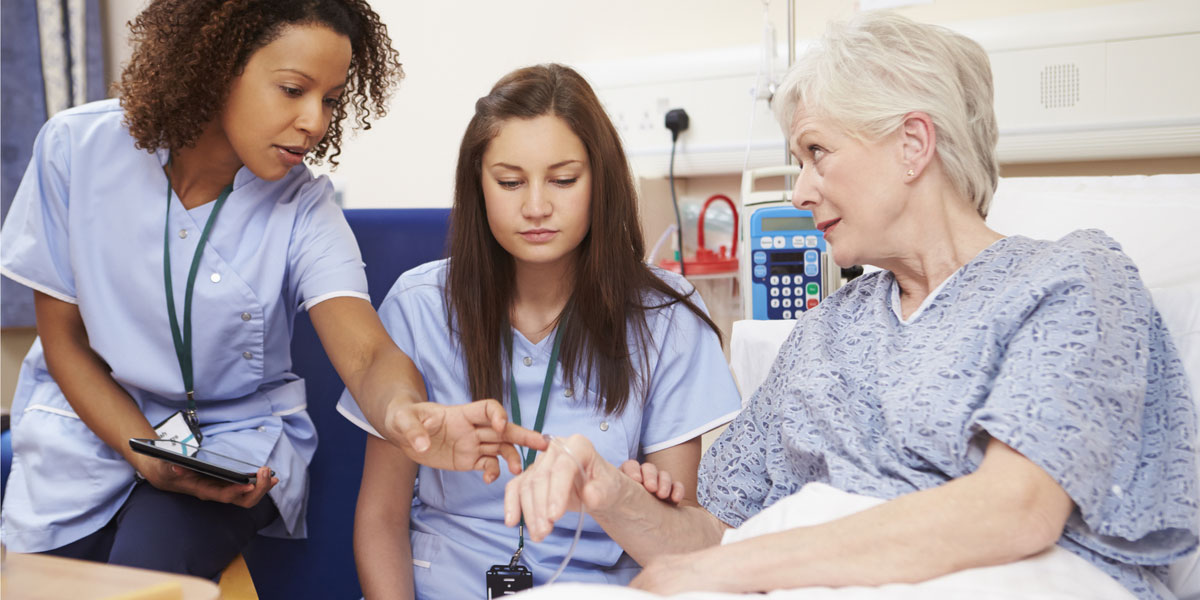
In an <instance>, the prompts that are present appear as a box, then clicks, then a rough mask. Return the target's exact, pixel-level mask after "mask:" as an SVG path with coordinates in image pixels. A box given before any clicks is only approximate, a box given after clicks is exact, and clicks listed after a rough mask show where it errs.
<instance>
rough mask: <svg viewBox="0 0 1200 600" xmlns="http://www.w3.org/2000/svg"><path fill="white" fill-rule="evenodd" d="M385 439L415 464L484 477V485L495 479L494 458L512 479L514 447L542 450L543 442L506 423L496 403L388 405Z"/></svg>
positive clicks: (516, 463) (516, 461) (516, 469)
mask: <svg viewBox="0 0 1200 600" xmlns="http://www.w3.org/2000/svg"><path fill="white" fill-rule="evenodd" d="M387 428H388V431H387V432H386V433H385V437H387V439H388V440H389V441H391V442H392V444H394V445H396V446H397V447H399V448H400V449H401V450H403V451H404V454H405V455H407V456H408V457H409V458H410V459H412V460H413V461H414V462H417V463H420V464H423V465H425V466H427V467H433V468H437V469H445V470H451V471H472V470H478V471H483V480H484V481H485V482H487V483H491V482H493V481H495V480H496V479H497V478H498V477H500V461H499V457H503V458H504V460H505V461H506V462H507V463H508V470H509V472H511V473H514V474H515V473H520V472H521V455H520V454H519V453H518V452H517V449H516V448H515V446H527V447H529V448H533V449H535V450H543V449H545V448H546V446H547V442H546V438H544V437H542V436H541V434H539V433H537V432H536V431H531V430H529V429H525V428H524V427H521V426H520V425H515V424H513V423H509V422H508V413H506V412H504V407H502V406H500V403H499V402H497V401H495V400H479V401H476V402H471V403H469V404H457V405H449V406H448V405H444V404H437V403H435V402H418V403H415V404H414V403H409V402H392V403H391V404H389V405H388V415H387Z"/></svg>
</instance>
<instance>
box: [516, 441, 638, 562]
mask: <svg viewBox="0 0 1200 600" xmlns="http://www.w3.org/2000/svg"><path fill="white" fill-rule="evenodd" d="M559 439H560V440H562V442H563V444H565V445H566V447H567V448H568V449H569V450H570V455H568V454H567V452H565V451H564V450H563V448H562V446H561V445H559V444H558V443H554V444H550V447H549V448H548V449H547V450H546V451H544V452H539V453H538V456H537V460H535V461H533V464H532V465H530V466H529V469H527V470H526V471H525V472H524V473H522V474H521V475H519V476H517V477H514V478H513V479H512V480H511V481H509V482H508V484H507V485H506V486H505V488H504V523H505V525H507V526H509V527H515V526H516V525H517V523H519V522H520V520H521V517H522V515H524V517H525V531H526V533H527V534H528V535H529V537H530V539H532V540H533V541H535V542H540V541H542V540H543V539H545V538H546V536H547V535H550V532H551V531H552V530H553V529H554V522H555V521H557V520H559V519H560V518H562V516H563V515H564V514H566V512H567V511H578V510H579V504H580V501H582V502H583V504H584V505H586V506H587V511H588V513H589V514H592V515H596V514H601V513H603V512H605V511H607V510H608V509H610V508H612V507H614V506H616V505H618V503H620V502H621V500H622V496H623V494H625V493H626V492H627V491H628V490H629V487H633V484H632V483H630V482H629V478H628V477H627V476H626V475H623V474H622V473H621V472H620V471H618V470H617V468H616V467H614V466H613V465H612V464H611V463H609V462H608V461H607V460H605V459H604V457H602V456H600V454H599V453H597V452H596V449H595V447H593V446H592V443H591V442H590V441H589V440H588V439H587V438H586V437H584V436H582V435H579V434H575V435H572V436H571V437H569V438H566V439H565V440H563V439H562V438H559ZM572 456H573V457H574V460H572V458H571V457H572ZM576 461H578V464H576ZM580 467H582V468H583V472H582V473H580ZM637 487H641V485H640V484H639V485H638V486H637ZM639 493H640V492H639Z"/></svg>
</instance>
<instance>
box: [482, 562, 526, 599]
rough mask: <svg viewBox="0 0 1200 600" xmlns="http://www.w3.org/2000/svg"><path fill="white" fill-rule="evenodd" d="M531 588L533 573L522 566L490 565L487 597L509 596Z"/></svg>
mask: <svg viewBox="0 0 1200 600" xmlns="http://www.w3.org/2000/svg"><path fill="white" fill-rule="evenodd" d="M531 587H533V573H532V572H530V570H529V569H526V568H525V567H524V566H523V565H492V568H490V569H488V572H487V597H488V600H491V599H492V598H499V597H501V596H511V595H512V594H515V593H517V592H520V591H524V590H527V589H529V588H531Z"/></svg>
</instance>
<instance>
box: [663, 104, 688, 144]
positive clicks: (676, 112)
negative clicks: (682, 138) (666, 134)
mask: <svg viewBox="0 0 1200 600" xmlns="http://www.w3.org/2000/svg"><path fill="white" fill-rule="evenodd" d="M666 126H667V129H670V130H671V141H672V142H674V141H675V140H677V139H679V134H680V132H683V131H687V128H688V114H687V111H686V110H683V109H682V108H672V109H671V110H668V111H667V118H666Z"/></svg>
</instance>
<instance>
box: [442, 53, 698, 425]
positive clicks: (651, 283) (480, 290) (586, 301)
mask: <svg viewBox="0 0 1200 600" xmlns="http://www.w3.org/2000/svg"><path fill="white" fill-rule="evenodd" d="M543 115H554V116H556V117H559V118H561V119H562V120H563V121H564V122H565V123H566V124H567V126H568V127H570V129H571V131H572V132H574V133H575V135H576V136H578V137H579V139H580V140H581V141H582V142H583V145H584V147H585V148H586V149H587V154H588V164H589V167H590V169H591V173H592V177H591V180H592V188H591V198H592V200H591V215H590V217H591V227H590V228H589V231H588V233H587V235H585V236H584V238H583V240H582V241H581V242H580V244H579V251H578V252H577V253H576V263H575V265H574V273H575V281H574V289H573V291H572V293H571V295H570V297H569V299H568V300H567V304H566V307H565V308H564V309H563V314H560V315H559V325H560V326H562V327H564V328H563V330H562V336H563V339H562V351H561V357H562V367H563V380H564V381H568V382H569V381H576V375H580V374H582V375H583V377H582V379H583V381H584V384H585V385H586V386H587V387H588V389H591V390H594V391H595V392H596V394H597V404H598V406H597V408H603V410H604V412H605V413H607V414H617V413H620V412H621V411H622V410H624V408H625V406H626V403H627V402H628V400H629V394H630V388H631V387H632V385H633V384H634V383H635V378H636V370H635V369H634V365H633V360H634V355H635V354H640V359H641V362H642V365H643V366H646V365H647V364H648V361H649V356H648V355H647V353H646V352H642V353H638V352H637V348H636V347H635V348H630V347H629V340H630V338H629V335H628V334H629V331H630V328H632V331H633V333H634V337H633V339H635V340H637V343H638V345H639V346H640V347H642V348H649V347H650V334H649V329H648V327H647V325H646V311H648V310H653V309H659V308H663V307H666V306H670V305H672V304H676V303H682V304H683V305H684V306H686V307H687V308H688V310H690V311H691V312H692V313H693V314H695V315H696V317H697V318H699V319H700V320H702V321H704V323H706V324H707V325H708V326H709V327H711V328H712V330H713V331H714V332H716V333H717V336H718V338H719V336H720V335H721V334H720V331H719V330H718V329H717V326H716V325H715V324H714V323H713V322H712V320H711V319H710V318H709V317H708V315H706V314H705V313H704V311H703V310H701V309H700V308H699V307H697V306H696V304H694V303H693V302H691V301H690V300H689V299H688V297H689V296H690V295H691V294H692V293H694V291H693V292H689V293H687V294H684V293H681V292H679V291H678V290H676V289H675V288H673V287H671V286H670V285H669V284H667V283H666V282H664V281H663V280H662V279H660V278H659V277H658V276H657V275H655V274H654V272H653V271H651V270H650V268H649V267H647V266H646V265H645V263H643V262H642V257H643V256H644V255H645V253H646V248H645V242H644V241H643V239H642V230H641V226H640V223H639V220H638V206H637V194H636V192H635V188H634V185H633V178H632V176H631V175H630V172H629V164H628V162H626V160H625V152H624V150H623V149H622V148H621V140H620V138H619V137H618V135H617V131H616V129H615V128H614V127H613V125H612V122H611V121H610V120H609V119H608V115H607V114H605V112H604V108H603V107H602V106H601V105H600V101H599V99H598V98H597V97H596V94H595V92H593V91H592V88H591V86H589V85H588V84H587V82H586V81H584V79H583V77H581V76H580V75H579V74H578V73H576V72H575V71H574V70H572V69H570V68H569V67H565V66H563V65H557V64H549V65H538V66H533V67H526V68H523V69H518V70H516V71H513V72H512V73H509V74H508V75H505V76H504V77H503V78H502V79H501V80H500V81H499V82H497V83H496V85H495V86H494V87H493V88H492V91H491V92H490V93H489V94H488V95H487V96H484V97H483V98H480V99H479V100H478V101H477V102H476V103H475V116H474V117H473V118H472V119H471V122H470V123H469V124H468V125H467V131H466V133H465V134H464V135H463V140H462V145H461V147H460V148H459V153H458V169H457V171H456V173H455V189H454V207H453V208H452V209H451V212H450V264H449V272H448V274H447V281H446V287H447V290H446V291H447V293H446V304H447V311H446V312H447V315H448V318H449V326H450V328H451V330H457V332H458V334H459V341H460V344H461V351H462V352H463V356H464V358H465V359H466V364H467V374H468V375H467V377H468V379H469V381H470V385H471V394H472V397H474V398H502V397H503V396H504V393H503V392H504V390H505V389H506V388H505V385H506V382H507V380H506V373H507V369H508V368H509V364H508V363H509V361H510V360H511V357H510V356H509V352H506V351H505V349H506V346H507V341H506V340H507V337H506V334H507V332H508V331H509V330H510V328H511V323H510V321H509V311H510V309H511V308H512V303H513V293H514V289H513V287H514V281H515V270H514V263H513V258H512V255H510V254H509V253H508V252H506V251H505V250H504V248H502V247H501V246H500V244H499V242H497V241H496V238H495V237H494V236H493V235H492V231H491V228H490V227H489V226H488V219H487V209H486V207H485V204H484V199H483V184H482V178H483V175H482V169H483V164H482V163H483V154H484V152H485V151H486V150H487V147H488V144H489V143H490V142H491V140H492V139H493V138H494V137H495V136H496V135H497V133H498V132H499V130H500V127H501V126H502V125H503V124H504V122H505V121H507V120H510V119H532V118H535V117H540V116H543ZM567 313H569V314H570V318H569V319H566V320H565V321H564V320H563V315H564V314H567ZM642 372H643V373H646V369H645V368H643V370H642ZM593 383H594V384H595V385H593ZM636 383H639V384H640V386H639V387H640V388H641V390H643V394H642V395H643V396H644V395H645V394H644V391H645V390H646V389H648V386H649V381H648V380H644V381H640V382H636Z"/></svg>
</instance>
